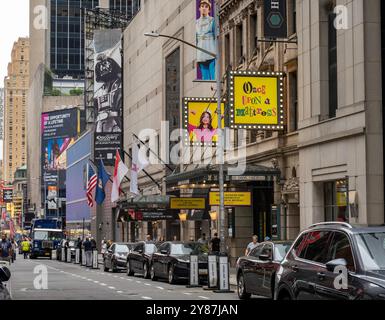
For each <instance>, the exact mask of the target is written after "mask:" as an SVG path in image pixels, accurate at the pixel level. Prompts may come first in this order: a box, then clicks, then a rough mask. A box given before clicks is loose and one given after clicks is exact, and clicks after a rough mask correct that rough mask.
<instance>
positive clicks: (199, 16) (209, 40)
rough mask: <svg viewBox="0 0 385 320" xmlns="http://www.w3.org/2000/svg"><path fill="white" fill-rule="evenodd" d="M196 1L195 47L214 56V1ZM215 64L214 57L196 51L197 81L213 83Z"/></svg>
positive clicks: (215, 51) (215, 31)
mask: <svg viewBox="0 0 385 320" xmlns="http://www.w3.org/2000/svg"><path fill="white" fill-rule="evenodd" d="M195 1H196V28H195V39H196V46H197V47H199V48H202V49H204V50H206V51H208V52H212V53H214V54H216V53H217V47H216V39H215V38H216V33H217V30H216V27H215V0H195ZM216 63H217V60H216V59H215V57H214V56H212V55H210V54H208V53H206V52H203V51H200V50H197V77H196V79H197V80H203V81H215V80H216V75H215V72H216Z"/></svg>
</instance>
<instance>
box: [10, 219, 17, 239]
mask: <svg viewBox="0 0 385 320" xmlns="http://www.w3.org/2000/svg"><path fill="white" fill-rule="evenodd" d="M9 232H10V234H9V235H10V238H11V239H13V238H15V233H16V230H15V224H14V223H13V219H11V220H10V221H9Z"/></svg>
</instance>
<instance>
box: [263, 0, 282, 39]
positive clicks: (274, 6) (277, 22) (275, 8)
mask: <svg viewBox="0 0 385 320" xmlns="http://www.w3.org/2000/svg"><path fill="white" fill-rule="evenodd" d="M264 20H265V23H264V30H265V31H264V32H265V38H274V39H276V38H284V39H286V38H287V19H286V0H264Z"/></svg>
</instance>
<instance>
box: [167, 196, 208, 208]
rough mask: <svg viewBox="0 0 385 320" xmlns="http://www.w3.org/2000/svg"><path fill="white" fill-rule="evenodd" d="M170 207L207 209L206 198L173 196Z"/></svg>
mask: <svg viewBox="0 0 385 320" xmlns="http://www.w3.org/2000/svg"><path fill="white" fill-rule="evenodd" d="M170 209H178V210H193V209H196V210H203V209H206V199H205V198H171V199H170Z"/></svg>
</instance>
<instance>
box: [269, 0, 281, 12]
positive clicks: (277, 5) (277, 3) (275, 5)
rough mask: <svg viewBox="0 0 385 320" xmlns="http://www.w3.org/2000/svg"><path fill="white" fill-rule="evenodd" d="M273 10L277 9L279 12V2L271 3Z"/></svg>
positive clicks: (274, 0) (275, 0)
mask: <svg viewBox="0 0 385 320" xmlns="http://www.w3.org/2000/svg"><path fill="white" fill-rule="evenodd" d="M271 9H277V10H279V1H277V0H272V1H271Z"/></svg>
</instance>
